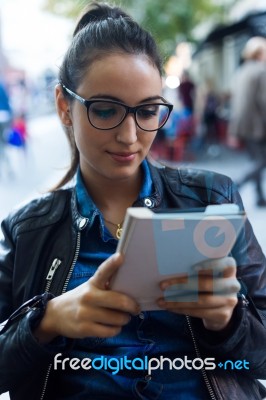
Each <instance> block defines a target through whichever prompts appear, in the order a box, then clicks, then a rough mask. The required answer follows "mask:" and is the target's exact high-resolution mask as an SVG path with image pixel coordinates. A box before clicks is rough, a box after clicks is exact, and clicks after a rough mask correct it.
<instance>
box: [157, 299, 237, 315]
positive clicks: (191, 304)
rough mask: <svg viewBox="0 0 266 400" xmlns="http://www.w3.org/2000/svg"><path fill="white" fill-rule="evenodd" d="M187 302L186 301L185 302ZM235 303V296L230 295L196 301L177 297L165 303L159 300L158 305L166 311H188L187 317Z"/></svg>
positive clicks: (165, 300) (163, 300)
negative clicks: (199, 311)
mask: <svg viewBox="0 0 266 400" xmlns="http://www.w3.org/2000/svg"><path fill="white" fill-rule="evenodd" d="M186 300H188V301H186ZM236 303H237V296H235V295H231V296H228V297H226V298H225V297H224V296H212V295H200V296H199V297H198V299H197V300H196V301H190V300H189V298H188V299H187V298H186V297H185V296H184V297H179V298H177V299H175V301H167V299H163V298H161V299H159V300H158V304H159V306H160V307H162V308H165V309H167V310H169V311H170V310H173V309H175V310H180V311H181V310H182V313H185V312H187V311H188V310H190V311H189V313H188V314H189V315H194V313H197V315H198V310H201V312H208V310H213V309H218V308H223V307H232V306H234V305H235V304H236Z"/></svg>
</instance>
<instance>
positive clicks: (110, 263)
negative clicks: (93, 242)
mask: <svg viewBox="0 0 266 400" xmlns="http://www.w3.org/2000/svg"><path fill="white" fill-rule="evenodd" d="M122 262H123V256H122V254H120V253H115V254H113V255H112V256H111V257H109V258H107V260H105V261H104V262H103V263H102V264H101V265H100V266H99V268H98V269H97V271H96V272H95V274H94V275H93V277H92V278H91V279H90V282H91V283H92V284H93V285H94V286H95V287H97V288H98V289H106V288H108V285H109V281H110V279H111V278H112V276H113V275H114V273H115V272H116V271H117V270H118V268H119V267H120V266H121V264H122Z"/></svg>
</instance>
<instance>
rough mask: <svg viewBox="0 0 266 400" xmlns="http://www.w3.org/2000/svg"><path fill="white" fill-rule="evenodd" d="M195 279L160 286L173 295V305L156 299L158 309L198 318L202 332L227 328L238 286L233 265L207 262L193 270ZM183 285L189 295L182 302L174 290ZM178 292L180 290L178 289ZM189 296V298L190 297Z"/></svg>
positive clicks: (224, 261)
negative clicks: (203, 330) (201, 323)
mask: <svg viewBox="0 0 266 400" xmlns="http://www.w3.org/2000/svg"><path fill="white" fill-rule="evenodd" d="M195 272H198V275H197V276H196V275H195V276H194V277H191V276H179V277H176V278H172V279H168V280H165V281H163V282H161V289H162V290H165V289H169V288H170V290H173V291H175V293H176V295H175V299H174V301H166V299H159V301H158V304H159V306H160V307H161V308H164V309H166V310H168V311H172V312H175V313H178V314H186V315H189V316H191V317H197V318H201V319H202V321H203V324H204V326H205V328H206V329H209V330H213V331H219V330H222V329H224V328H226V327H227V325H228V323H229V322H230V319H231V317H232V314H233V311H234V308H235V306H236V304H237V293H238V291H239V290H240V284H239V282H238V280H237V278H236V262H235V260H234V258H232V257H224V258H221V259H218V260H210V261H206V262H204V263H201V264H198V265H196V266H195ZM178 284H179V285H180V284H185V285H184V288H185V289H186V287H189V291H190V293H192V292H193V295H187V296H186V298H184V299H183V300H182V297H180V296H179V295H178V286H176V290H175V287H174V286H173V285H178ZM179 290H180V286H179ZM192 296H193V297H192Z"/></svg>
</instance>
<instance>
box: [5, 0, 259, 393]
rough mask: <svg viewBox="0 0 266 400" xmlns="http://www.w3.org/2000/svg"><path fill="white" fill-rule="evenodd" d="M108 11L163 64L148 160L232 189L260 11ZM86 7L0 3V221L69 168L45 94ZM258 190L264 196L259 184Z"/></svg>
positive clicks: (217, 2)
mask: <svg viewBox="0 0 266 400" xmlns="http://www.w3.org/2000/svg"><path fill="white" fill-rule="evenodd" d="M113 3H116V1H113ZM117 3H119V4H120V5H121V6H122V7H124V8H125V9H126V10H127V11H128V12H129V13H130V14H132V15H133V17H135V18H136V19H137V20H138V22H140V23H141V24H143V26H145V27H146V29H148V30H150V31H151V32H152V33H153V34H154V36H155V37H156V39H157V41H158V43H159V46H160V49H161V52H162V54H163V56H164V60H165V64H164V96H165V97H166V98H167V99H168V100H169V101H171V102H172V103H173V104H174V112H173V115H172V118H171V119H170V121H169V122H168V123H167V126H166V127H165V129H164V130H163V131H160V132H158V135H157V139H156V140H155V143H154V145H153V147H152V149H151V153H152V156H153V158H154V159H156V160H157V161H159V162H160V161H162V162H163V163H166V164H169V165H186V166H187V165H189V166H192V167H199V168H203V169H211V170H215V171H218V172H221V173H224V174H226V175H229V176H230V177H231V178H232V179H233V180H239V178H240V177H241V176H242V174H243V173H244V172H245V171H248V170H249V169H250V168H251V167H252V165H253V164H254V162H255V161H256V160H254V159H252V158H250V157H249V156H248V152H247V148H246V147H245V146H244V145H243V144H241V143H232V140H231V138H230V135H229V133H228V125H229V122H230V119H231V117H232V108H231V94H232V90H233V89H234V76H235V72H236V71H237V69H238V68H239V66H240V65H241V63H242V61H243V60H242V59H241V53H242V50H243V48H244V46H245V44H246V42H247V40H248V39H249V38H251V37H254V36H261V37H266V1H265V0H179V1H178V2H177V1H175V0H164V1H162V0H144V1H143V0H119V1H117ZM85 4H87V1H77V0H27V2H21V0H0V126H1V127H2V128H1V133H0V220H2V219H3V218H4V217H5V216H6V215H7V214H8V213H9V212H10V211H11V210H12V209H13V208H14V207H16V206H17V205H18V204H20V203H21V202H24V201H28V200H29V199H30V198H32V197H35V196H37V195H39V194H40V193H44V192H45V191H47V190H49V188H51V187H52V186H53V185H54V184H55V183H56V182H57V181H58V180H59V178H60V177H61V176H62V175H63V174H64V170H65V168H66V167H67V165H68V163H69V151H68V146H67V142H66V140H65V137H64V134H63V130H62V128H61V126H60V124H59V121H58V119H57V117H56V114H55V108H54V97H53V96H54V86H55V84H56V79H57V72H58V68H59V66H60V63H61V59H62V55H63V54H64V52H65V50H66V49H67V46H68V43H69V41H70V39H71V34H72V29H73V27H74V21H75V18H77V16H78V14H79V12H80V11H81V9H82V7H83V6H84V5H85ZM1 103H2V104H3V105H2V106H1ZM263 185H264V190H265V193H266V177H264V176H263ZM240 193H241V195H242V198H243V202H244V205H245V207H246V210H247V213H248V217H249V219H250V221H251V223H252V225H253V228H254V231H255V234H256V236H257V238H258V240H259V243H260V244H261V246H262V249H263V251H264V252H266V235H265V234H264V221H265V217H266V209H265V207H258V206H257V204H256V200H255V188H254V184H253V183H252V182H251V183H248V184H247V185H245V186H244V187H243V188H242V187H241V188H240ZM4 396H5V395H3V396H0V398H1V399H2V398H4ZM6 398H8V397H6Z"/></svg>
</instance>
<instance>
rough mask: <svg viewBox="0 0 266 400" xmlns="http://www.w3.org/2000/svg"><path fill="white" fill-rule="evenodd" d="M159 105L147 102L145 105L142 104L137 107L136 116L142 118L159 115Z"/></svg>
mask: <svg viewBox="0 0 266 400" xmlns="http://www.w3.org/2000/svg"><path fill="white" fill-rule="evenodd" d="M159 107H160V106H159V105H158V104H149V105H146V106H142V107H140V108H139V109H138V112H137V114H138V117H139V118H142V119H149V118H154V117H157V116H158V115H159Z"/></svg>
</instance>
